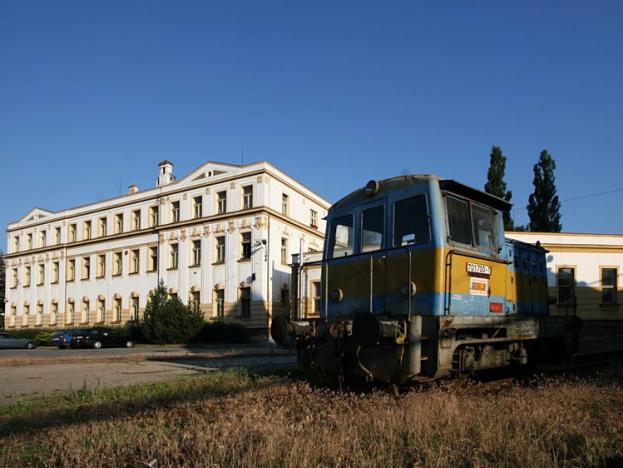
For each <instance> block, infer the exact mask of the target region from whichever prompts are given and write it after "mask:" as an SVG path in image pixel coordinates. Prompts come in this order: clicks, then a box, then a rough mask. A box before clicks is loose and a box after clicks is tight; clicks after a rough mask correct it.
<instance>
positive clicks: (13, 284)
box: [11, 268, 17, 288]
mask: <svg viewBox="0 0 623 468" xmlns="http://www.w3.org/2000/svg"><path fill="white" fill-rule="evenodd" d="M11 287H12V288H17V268H13V269H12V270H11Z"/></svg>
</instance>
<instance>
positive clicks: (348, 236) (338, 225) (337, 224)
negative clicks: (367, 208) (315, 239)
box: [328, 215, 353, 258]
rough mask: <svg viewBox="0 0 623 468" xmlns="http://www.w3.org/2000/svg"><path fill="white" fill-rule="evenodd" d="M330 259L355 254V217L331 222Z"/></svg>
mask: <svg viewBox="0 0 623 468" xmlns="http://www.w3.org/2000/svg"><path fill="white" fill-rule="evenodd" d="M328 254H329V258H337V257H345V256H347V255H352V254H353V216H352V215H347V216H341V217H339V218H336V219H334V220H333V221H332V222H331V231H330V238H329V252H328Z"/></svg>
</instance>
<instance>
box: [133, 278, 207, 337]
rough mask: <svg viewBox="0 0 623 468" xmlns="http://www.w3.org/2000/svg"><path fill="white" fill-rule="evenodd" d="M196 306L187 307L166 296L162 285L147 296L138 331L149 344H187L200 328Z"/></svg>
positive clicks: (201, 320) (200, 322)
mask: <svg viewBox="0 0 623 468" xmlns="http://www.w3.org/2000/svg"><path fill="white" fill-rule="evenodd" d="M204 323H205V322H204V319H203V314H202V313H201V311H200V310H199V308H198V307H196V306H194V307H188V306H186V305H184V304H182V302H181V301H180V300H179V299H178V298H177V297H173V298H171V297H169V296H168V294H167V288H166V287H165V285H164V282H163V281H161V282H160V284H159V285H158V287H157V288H156V289H155V290H154V291H152V292H151V293H150V294H149V300H148V301H147V305H146V306H145V312H144V313H143V318H142V320H141V322H140V329H141V332H142V333H143V335H144V337H145V339H146V340H147V341H149V342H152V343H158V344H164V343H188V342H189V341H190V340H191V339H193V338H194V337H195V336H196V335H197V333H198V332H199V331H200V330H201V328H202V327H203V325H204Z"/></svg>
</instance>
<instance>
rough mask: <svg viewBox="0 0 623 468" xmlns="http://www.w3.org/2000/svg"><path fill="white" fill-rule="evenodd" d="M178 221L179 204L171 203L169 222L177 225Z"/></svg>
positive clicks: (176, 202) (177, 202)
mask: <svg viewBox="0 0 623 468" xmlns="http://www.w3.org/2000/svg"><path fill="white" fill-rule="evenodd" d="M179 220H180V202H179V201H174V202H171V222H172V223H177V222H178V221H179Z"/></svg>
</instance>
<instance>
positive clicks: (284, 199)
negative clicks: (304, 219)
mask: <svg viewBox="0 0 623 468" xmlns="http://www.w3.org/2000/svg"><path fill="white" fill-rule="evenodd" d="M289 199H290V197H288V195H286V194H285V193H282V194H281V213H282V214H283V215H284V216H288V211H289Z"/></svg>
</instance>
